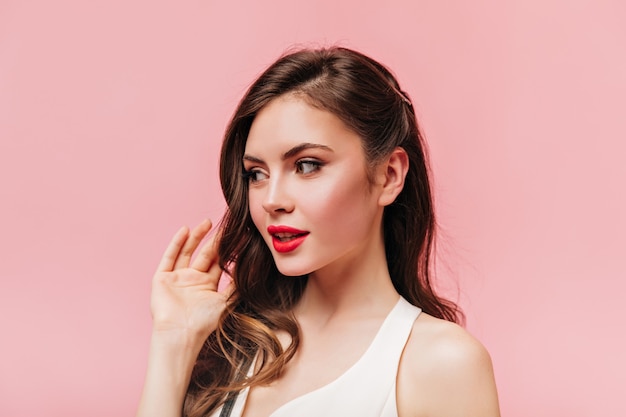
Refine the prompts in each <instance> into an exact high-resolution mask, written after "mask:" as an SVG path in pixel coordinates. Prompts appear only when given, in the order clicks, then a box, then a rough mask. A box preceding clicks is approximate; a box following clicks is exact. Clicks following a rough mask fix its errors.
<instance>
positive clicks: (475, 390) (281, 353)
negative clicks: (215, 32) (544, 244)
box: [138, 48, 499, 417]
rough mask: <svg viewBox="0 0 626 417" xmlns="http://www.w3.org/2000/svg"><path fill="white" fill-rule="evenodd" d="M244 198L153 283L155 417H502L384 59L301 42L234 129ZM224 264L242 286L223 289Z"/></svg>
mask: <svg viewBox="0 0 626 417" xmlns="http://www.w3.org/2000/svg"><path fill="white" fill-rule="evenodd" d="M220 178H221V183H222V190H223V192H224V195H225V198H226V202H227V204H228V209H227V212H226V214H225V216H224V219H223V220H222V223H221V225H220V227H219V231H218V233H217V234H216V235H217V236H219V239H215V238H213V239H209V241H208V243H206V244H204V245H203V246H202V247H201V248H200V249H199V250H198V251H197V256H195V258H194V259H193V260H192V255H193V254H194V252H196V249H197V248H198V247H199V244H200V242H201V240H202V239H203V238H204V237H205V236H206V235H207V233H208V232H209V230H210V228H211V224H210V222H209V221H205V222H204V223H202V224H200V225H199V226H197V227H196V228H195V229H194V230H193V231H189V230H188V229H186V228H183V229H181V230H180V231H179V232H178V233H177V234H176V235H175V236H174V238H173V240H172V242H171V243H170V245H169V247H168V248H167V250H166V252H165V254H164V256H163V259H162V261H161V263H160V265H159V267H158V271H157V273H156V274H155V278H154V281H153V293H152V301H151V304H152V305H151V308H152V314H153V320H154V325H153V333H152V340H151V347H150V355H149V363H148V372H147V378H146V384H145V387H144V392H143V395H142V400H141V403H140V407H139V412H138V416H150V417H155V416H180V415H185V416H210V415H212V416H218V415H228V414H229V413H230V415H231V416H233V417H235V416H245V417H267V416H271V417H286V416H400V417H411V416H465V417H471V416H481V417H489V416H498V415H499V411H498V401H497V394H496V389H495V383H494V378H493V371H492V367H491V361H490V358H489V355H488V354H487V352H486V351H485V349H484V348H483V347H482V346H481V345H480V343H479V342H477V341H476V340H475V339H473V338H472V337H471V336H470V335H469V334H468V333H466V332H465V331H464V330H463V329H462V328H461V327H459V326H458V325H457V324H455V322H457V321H459V319H460V317H459V316H460V312H459V311H458V309H457V306H456V305H455V304H454V303H452V302H450V301H447V300H444V299H442V298H440V297H439V296H437V295H436V294H435V292H434V291H433V288H432V284H431V281H430V271H429V269H430V261H431V252H432V248H433V238H434V232H435V219H434V214H433V206H432V197H431V191H430V184H429V177H428V167H427V160H426V155H425V145H424V143H423V142H422V138H421V135H420V133H419V129H418V126H417V122H416V119H415V114H414V111H413V107H412V105H411V102H410V100H409V98H408V96H407V94H406V93H404V92H402V90H401V89H400V87H399V85H398V83H397V81H396V80H395V78H394V77H393V76H392V74H391V73H390V72H389V71H388V70H387V69H386V68H385V67H384V66H382V65H381V64H379V63H377V62H376V61H374V60H372V59H371V58H368V57H366V56H364V55H363V54H361V53H358V52H355V51H352V50H349V49H345V48H328V49H319V50H301V51H297V52H294V53H291V54H288V55H286V56H284V57H282V58H280V59H279V60H278V61H276V62H275V63H274V64H273V65H272V66H270V67H269V68H268V69H267V70H266V71H265V72H264V73H263V74H262V75H261V76H260V77H259V79H258V80H256V81H255V83H254V84H253V85H252V86H251V87H250V89H249V90H248V92H247V93H246V95H245V96H244V98H243V99H242V101H241V103H240V104H239V107H238V108H237V110H236V112H235V114H234V116H233V118H232V120H231V122H230V125H229V127H228V129H227V131H226V135H225V139H224V143H223V147H222V153H221V160H220ZM222 271H226V272H227V273H228V274H229V275H230V276H231V277H232V281H233V282H232V284H231V285H230V286H229V287H228V288H227V289H226V290H224V291H222V292H218V291H217V286H218V281H219V278H220V275H221V273H222Z"/></svg>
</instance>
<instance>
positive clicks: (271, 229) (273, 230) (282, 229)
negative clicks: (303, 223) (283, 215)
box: [267, 225, 309, 235]
mask: <svg viewBox="0 0 626 417" xmlns="http://www.w3.org/2000/svg"><path fill="white" fill-rule="evenodd" d="M267 232H268V233H269V234H270V235H277V234H279V233H283V234H288V235H305V234H307V233H309V232H307V231H306V230H300V229H296V228H295V227H290V226H284V225H278V226H274V225H272V226H268V227H267Z"/></svg>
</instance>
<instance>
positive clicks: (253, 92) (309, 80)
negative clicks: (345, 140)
mask: <svg viewBox="0 0 626 417" xmlns="http://www.w3.org/2000/svg"><path fill="white" fill-rule="evenodd" d="M286 94H296V95H298V96H299V97H302V98H303V99H305V100H307V102H308V103H309V104H311V105H313V106H315V107H318V108H321V109H324V110H327V111H329V112H330V113H333V114H334V115H335V116H337V117H338V118H339V119H341V120H342V121H343V122H344V123H345V124H346V126H348V127H349V128H350V129H352V130H353V131H354V132H356V133H357V134H359V135H360V137H361V138H362V141H363V142H362V143H363V149H364V153H365V156H366V160H367V163H368V166H369V167H370V168H373V167H375V166H376V165H377V164H378V163H379V162H381V161H382V160H383V159H384V158H386V157H388V156H389V155H390V154H391V153H392V152H393V150H394V149H396V148H397V147H402V148H403V149H404V150H405V151H406V153H407V154H408V159H409V170H408V173H407V176H406V179H405V184H404V188H403V190H402V192H401V193H400V194H399V195H398V197H397V198H396V200H395V202H394V203H392V204H391V205H389V206H387V207H386V208H385V211H384V214H383V230H384V241H385V251H386V257H387V262H388V266H389V273H390V276H391V279H392V282H393V285H394V287H395V288H396V290H397V291H398V293H400V295H402V296H403V297H404V298H406V299H407V300H408V301H409V302H410V303H412V304H414V305H416V306H418V307H420V308H421V309H422V310H423V311H424V312H426V313H428V314H431V315H433V316H435V317H438V318H441V319H445V320H449V321H453V322H459V321H461V320H462V314H461V312H460V310H459V309H458V307H457V306H456V304H454V303H453V302H451V301H448V300H445V299H443V298H441V297H439V296H438V295H437V294H436V293H435V291H434V289H433V283H432V282H431V272H430V270H431V263H432V262H431V261H432V259H431V258H432V254H433V249H434V236H435V217H434V210H433V202H432V193H431V186H430V181H429V168H428V163H427V155H426V145H425V143H424V141H423V138H422V135H421V133H420V130H419V128H418V125H417V121H416V118H415V113H414V111H413V106H412V105H411V102H410V99H409V97H408V95H407V94H406V93H405V92H403V91H402V90H401V88H400V86H399V85H398V82H397V81H396V79H395V78H394V76H393V75H392V74H391V72H390V71H389V70H388V69H387V68H385V67H384V66H383V65H381V64H380V63H378V62H376V61H374V60H373V59H371V58H369V57H367V56H365V55H363V54H361V53H359V52H356V51H353V50H350V49H346V48H341V47H331V48H322V49H315V50H310V49H304V50H299V51H296V52H293V53H289V54H287V55H285V56H283V57H281V58H280V59H278V60H277V61H276V62H275V63H274V64H272V65H271V66H270V67H269V68H268V69H267V70H266V71H265V72H264V73H263V74H262V75H261V76H260V77H259V78H258V79H257V80H256V81H255V82H254V83H253V84H252V86H251V87H250V88H249V90H248V91H247V93H246V94H245V96H244V97H243V99H242V100H241V102H240V103H239V106H238V107H237V110H236V111H235V113H234V115H233V117H232V120H231V122H230V124H229V126H228V128H227V130H226V134H225V138H224V142H223V146H222V151H221V157H220V180H221V184H222V190H223V192H224V196H225V198H226V203H227V205H228V209H227V211H226V214H225V216H224V218H223V219H222V223H221V227H220V233H221V241H220V245H219V257H220V264H221V266H222V268H223V269H224V270H226V271H227V272H228V273H229V274H230V275H231V276H232V278H233V279H234V281H235V288H236V290H235V293H234V294H233V296H232V297H231V299H230V300H229V304H228V307H227V309H226V311H225V312H224V314H223V316H222V318H221V320H220V323H219V325H218V328H217V330H216V331H215V332H213V333H212V334H211V336H210V337H209V338H208V339H207V342H206V343H205V345H204V347H203V349H202V351H201V352H200V355H199V357H198V361H197V363H196V366H195V368H194V371H193V375H192V378H191V383H190V386H189V389H188V394H187V398H186V401H185V407H184V413H185V415H187V416H194V417H195V416H201V415H207V414H209V413H210V412H211V411H212V410H215V409H216V408H217V407H219V405H220V404H221V403H223V401H224V400H225V398H226V396H227V394H228V392H233V391H236V390H239V389H241V388H242V387H244V386H247V385H254V384H262V383H267V382H270V381H272V380H274V379H276V378H277V377H278V376H280V374H281V372H282V370H283V369H284V365H285V364H286V363H287V362H288V361H289V360H290V359H291V357H292V356H293V355H294V353H295V352H296V349H297V348H298V345H299V330H298V324H297V322H296V320H295V318H294V317H293V315H292V313H291V310H292V307H293V306H294V305H295V303H296V302H297V301H298V300H299V298H300V296H301V295H302V292H303V290H304V288H305V286H306V281H307V277H306V276H303V277H296V278H294V277H289V278H286V277H284V276H283V275H282V274H281V273H280V272H279V271H278V269H277V268H276V265H275V264H274V260H273V258H272V255H271V252H270V250H269V249H268V247H267V245H266V244H265V242H264V241H263V238H262V237H261V235H260V234H259V232H258V231H257V229H256V227H255V226H254V224H253V222H252V219H251V216H250V213H249V208H248V183H247V181H246V180H245V179H244V178H243V175H242V170H243V165H242V157H243V154H244V150H245V146H246V140H247V137H248V133H249V131H250V126H251V125H252V122H253V120H254V118H255V116H256V115H257V114H258V112H259V111H260V110H261V109H262V108H263V107H265V106H266V105H267V104H268V103H269V102H270V101H272V100H274V99H276V98H277V97H280V96H284V95H286ZM240 260H241V262H240ZM278 329H280V330H283V331H286V332H288V334H289V335H290V336H291V338H292V343H291V345H290V346H289V347H287V348H286V349H284V350H283V348H282V347H281V344H280V342H279V341H278V339H277V338H276V336H275V335H274V331H275V330H278ZM256 354H258V359H257V361H258V363H259V364H260V366H259V368H258V371H257V372H255V374H254V375H252V376H251V377H249V378H247V377H246V376H245V374H246V372H247V369H246V368H247V366H243V365H242V364H243V363H246V361H249V360H250V358H252V357H253V356H254V355H256ZM248 363H249V362H248Z"/></svg>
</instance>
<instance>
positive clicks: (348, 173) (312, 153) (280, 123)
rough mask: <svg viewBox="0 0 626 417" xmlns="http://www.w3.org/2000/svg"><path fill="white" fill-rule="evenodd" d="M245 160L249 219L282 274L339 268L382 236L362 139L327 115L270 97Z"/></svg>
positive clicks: (251, 135)
mask: <svg viewBox="0 0 626 417" xmlns="http://www.w3.org/2000/svg"><path fill="white" fill-rule="evenodd" d="M243 164H244V169H245V171H246V172H247V174H246V176H247V177H248V181H249V202H250V214H251V216H252V220H253V221H254V224H255V225H256V227H257V229H258V230H259V232H260V233H261V235H262V236H263V239H264V240H265V242H266V243H267V245H268V246H269V248H270V250H271V251H272V254H273V256H274V260H275V262H276V265H277V267H278V269H279V271H280V272H281V273H283V274H285V275H289V276H296V275H304V274H309V273H313V272H316V271H320V270H323V269H324V268H328V267H333V266H334V267H338V268H340V269H339V270H344V268H346V267H348V268H349V266H350V262H359V259H360V256H363V254H364V253H365V252H366V248H367V247H368V245H370V244H371V242H372V241H373V239H382V238H381V231H380V230H381V229H380V221H381V218H382V210H383V207H381V206H380V205H379V203H378V195H379V187H377V186H376V185H374V184H371V183H370V182H369V181H368V177H367V172H366V161H365V156H364V153H363V149H362V146H361V139H360V137H359V136H358V135H357V134H356V133H354V132H353V131H351V130H349V129H348V128H347V127H346V126H345V125H344V123H343V122H342V121H341V120H340V119H339V118H337V117H336V116H335V115H333V114H332V113H329V112H327V111H324V110H320V109H317V108H315V107H312V106H310V105H309V104H307V103H306V101H304V100H302V99H301V98H298V97H297V96H285V97H279V98H277V99H275V100H273V101H272V102H270V103H269V104H268V105H267V106H266V107H264V108H263V109H262V110H261V111H260V112H259V114H258V115H257V116H256V118H255V119H254V122H253V123H252V126H251V129H250V133H249V136H248V140H247V143H246V149H245V155H244V157H243Z"/></svg>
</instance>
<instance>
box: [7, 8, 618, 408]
mask: <svg viewBox="0 0 626 417" xmlns="http://www.w3.org/2000/svg"><path fill="white" fill-rule="evenodd" d="M624 4H625V3H624V2H622V1H620V0H614V1H610V0H604V1H597V0H596V1H593V0H586V1H583V0H578V1H577V0H524V1H521V0H517V1H515V0H508V1H502V0H491V1H488V0H482V1H472V2H468V1H462V0H459V1H437V0H428V1H410V0H405V1H397V0H396V1H390V0H387V1H385V2H383V1H376V2H374V1H360V0H351V1H343V2H340V1H336V0H333V1H320V2H313V1H310V2H307V3H302V4H297V2H294V1H287V0H268V1H263V2H260V1H259V2H257V1H232V2H226V1H220V2H218V1H213V0H202V1H200V0H195V1H190V0H189V1H179V2H174V1H171V2H165V1H121V0H115V1H111V0H109V1H97V2H95V1H82V0H73V1H70V0H58V1H54V2H51V1H43V0H30V1H19V0H13V1H11V0H8V1H7V0H4V1H2V2H1V3H0V138H1V141H0V181H1V182H2V184H1V187H0V195H1V198H2V200H1V201H2V215H1V216H0V232H1V236H2V240H1V243H0V257H1V263H0V279H1V281H0V283H1V287H0V351H1V354H0V415H1V416H3V417H4V416H75V415H76V416H77V415H88V416H93V417H98V416H102V417H105V416H107V417H109V416H128V415H132V414H133V413H134V411H135V407H136V404H137V401H138V398H139V393H140V390H141V385H142V381H143V377H144V369H145V363H146V356H147V348H148V337H149V332H150V315H149V310H148V298H149V291H150V279H151V276H152V272H153V269H154V267H155V266H156V263H157V260H158V259H159V257H160V255H161V251H162V250H163V248H164V247H165V245H166V243H167V241H168V240H169V237H170V235H171V234H172V233H173V232H174V231H175V230H176V229H177V228H178V227H179V225H181V224H195V223H197V222H198V221H200V220H201V219H202V218H204V217H205V216H210V217H212V218H214V219H218V218H219V216H220V213H221V212H222V209H223V205H224V204H223V200H222V197H221V193H220V191H219V187H218V182H217V159H218V158H217V153H218V149H219V146H220V140H221V134H222V132H223V129H224V126H225V123H226V122H227V119H228V117H229V115H230V114H231V112H232V111H233V109H234V106H235V104H236V102H237V101H238V99H239V97H240V96H241V94H242V93H243V91H244V89H245V88H246V86H247V85H248V83H250V82H251V81H252V79H253V78H254V77H255V75H257V74H258V73H259V71H260V70H261V69H262V68H264V67H265V66H266V65H267V64H269V63H270V62H272V61H273V60H274V59H275V58H276V57H277V56H278V55H279V54H280V53H281V52H282V51H283V50H284V49H285V48H286V47H288V46H289V45H292V44H294V43H306V44H311V43H312V44H314V45H316V44H322V45H326V44H333V43H339V44H342V45H345V46H349V47H354V48H357V49H360V50H363V51H365V52H366V53H368V54H370V55H372V56H373V57H375V58H377V59H379V60H381V61H382V62H384V63H386V64H387V65H389V66H390V67H391V68H392V69H393V70H394V71H395V72H396V74H397V75H398V77H399V79H400V81H401V83H402V85H403V86H404V88H405V89H406V90H407V91H408V92H409V93H410V94H411V95H412V97H413V99H414V101H415V103H416V104H415V106H416V109H417V111H418V113H419V115H420V117H421V122H422V125H423V126H424V130H425V132H426V135H427V138H428V140H429V143H430V147H431V153H432V162H433V167H434V171H435V174H436V178H435V180H436V191H437V203H438V211H439V218H440V222H441V224H442V227H443V230H444V233H443V235H444V236H443V239H442V240H441V243H442V247H441V251H440V253H441V255H442V256H441V257H442V259H443V260H442V263H441V267H442V268H441V271H440V276H441V277H442V278H445V279H446V280H447V282H448V283H449V282H452V284H446V287H447V288H454V282H457V283H458V285H459V287H460V290H461V298H460V299H461V303H462V305H463V307H464V308H465V311H466V313H467V316H468V328H469V329H470V331H472V332H473V333H474V334H475V335H476V336H478V337H479V338H480V339H481V340H482V341H483V342H484V343H485V345H486V346H487V347H488V349H489V350H490V352H491V354H492V357H493V360H494V364H495V370H496V376H497V380H498V385H499V392H500V397H501V405H502V411H503V415H506V416H509V417H522V416H534V417H540V416H551V417H553V416H568V417H575V416H623V415H626V403H625V402H624V397H623V396H624V390H625V387H626V353H625V352H626V332H625V327H626V326H624V316H625V315H626V307H624V303H623V300H624V295H623V294H624V292H625V291H626V280H624V278H626V276H625V275H626V272H625V271H626V268H625V259H626V256H625V255H626V253H625V252H626V251H625V249H624V248H625V247H626V238H625V236H626V222H625V220H624V219H625V217H626V216H625V213H626V200H625V196H624V189H625V188H626V187H625V185H624V183H625V179H626V158H625V157H624V155H625V153H626V145H625V139H626V126H625V122H624V119H625V116H624V114H625V110H626V98H625V97H626V52H625V51H626V29H625V28H626V26H625V25H624V22H625V21H626V8H625V6H624ZM417 395H419V393H417Z"/></svg>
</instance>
